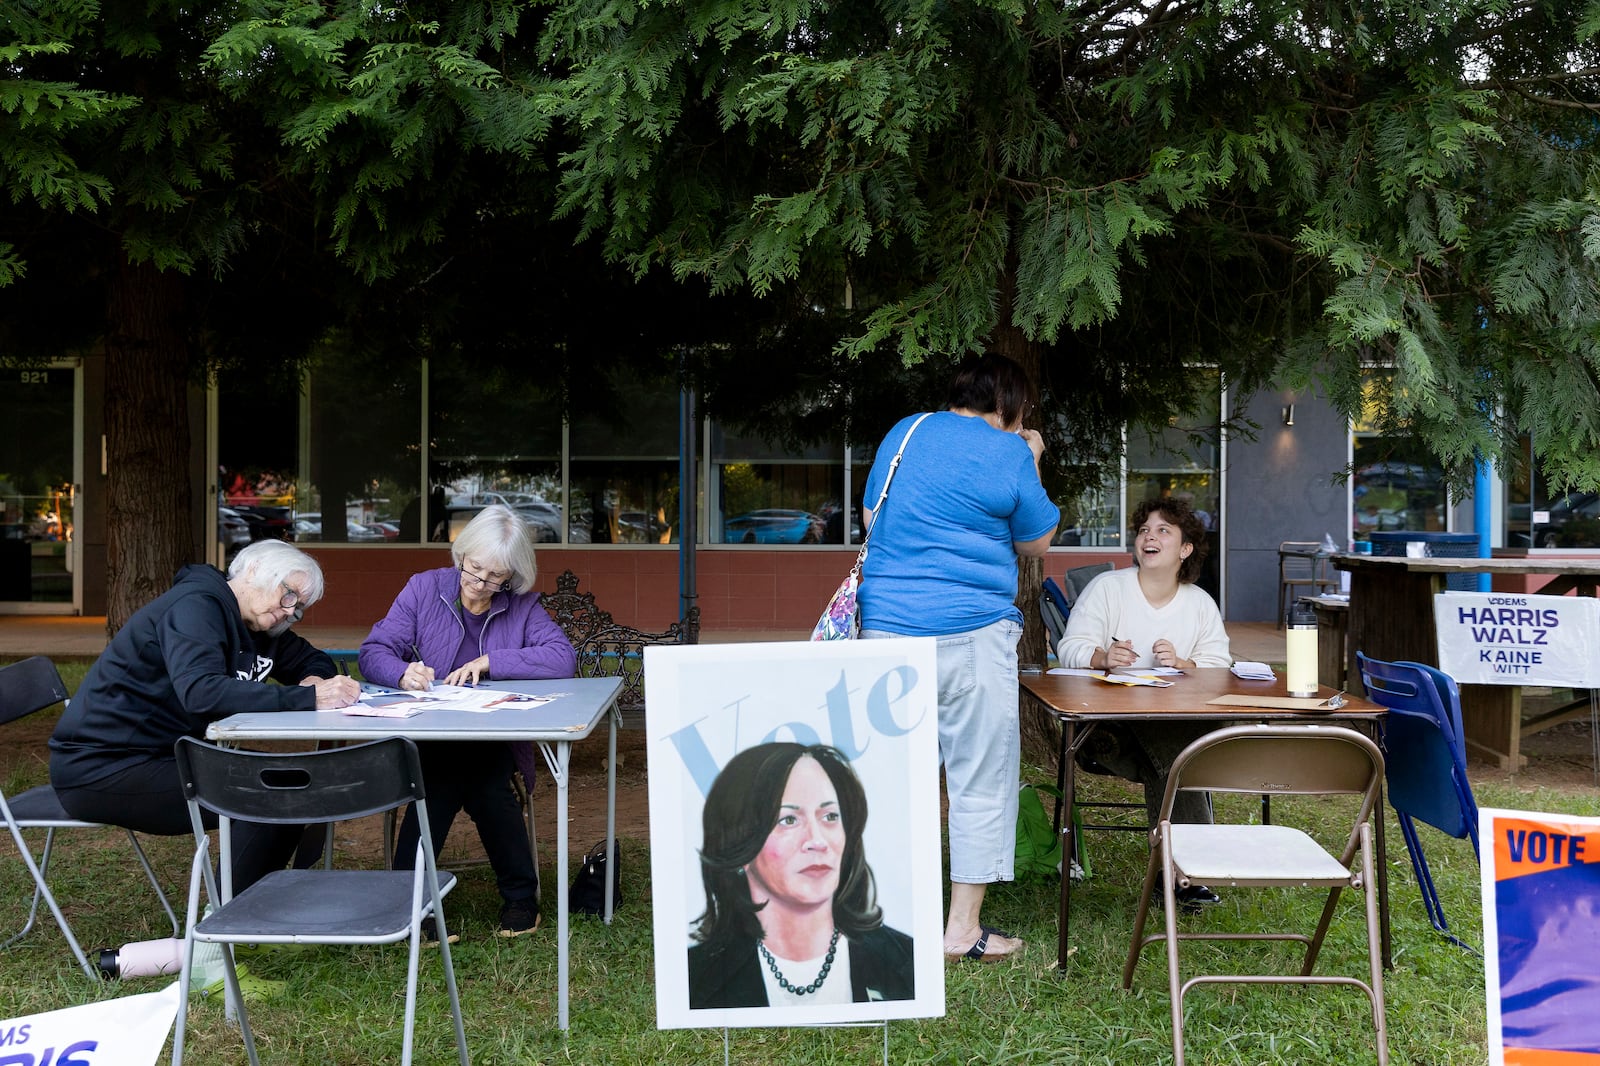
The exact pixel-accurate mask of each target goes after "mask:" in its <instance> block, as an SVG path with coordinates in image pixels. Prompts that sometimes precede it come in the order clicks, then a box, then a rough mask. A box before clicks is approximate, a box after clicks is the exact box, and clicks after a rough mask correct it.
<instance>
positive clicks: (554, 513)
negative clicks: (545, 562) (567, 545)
mask: <svg viewBox="0 0 1600 1066" xmlns="http://www.w3.org/2000/svg"><path fill="white" fill-rule="evenodd" d="M512 509H513V510H515V511H516V512H517V513H518V514H519V515H521V516H522V517H523V520H524V521H526V522H527V523H528V525H529V526H531V527H532V528H533V539H534V541H535V542H537V543H539V544H556V543H559V542H560V540H561V508H560V507H557V506H556V505H555V504H553V503H549V502H547V501H545V500H534V501H532V502H531V503H519V504H516V505H515V506H514V507H513V508H512Z"/></svg>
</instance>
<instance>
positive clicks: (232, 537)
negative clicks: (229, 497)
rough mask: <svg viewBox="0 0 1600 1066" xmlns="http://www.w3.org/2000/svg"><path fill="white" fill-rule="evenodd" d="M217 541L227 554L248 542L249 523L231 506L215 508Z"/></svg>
mask: <svg viewBox="0 0 1600 1066" xmlns="http://www.w3.org/2000/svg"><path fill="white" fill-rule="evenodd" d="M217 543H218V544H221V545H222V547H223V550H224V551H226V552H227V553H228V554H229V555H232V554H233V553H234V552H236V551H238V550H239V549H240V548H242V547H244V546H245V545H246V544H249V543H250V523H249V522H246V521H245V520H244V516H243V515H241V514H240V513H239V512H238V511H235V510H234V509H233V508H232V507H218V508H217Z"/></svg>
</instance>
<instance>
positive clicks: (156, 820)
mask: <svg viewBox="0 0 1600 1066" xmlns="http://www.w3.org/2000/svg"><path fill="white" fill-rule="evenodd" d="M321 596H322V570H321V568H320V567H318V566H317V563H316V560H314V559H312V558H311V557H310V556H309V555H307V554H305V553H304V552H302V551H300V550H299V549H297V548H295V547H294V546H293V545H291V544H286V543H284V542H283V541H277V540H264V541H258V542H257V543H255V544H252V545H250V546H249V547H247V548H245V549H243V550H242V551H240V552H239V554H238V555H236V556H234V559H233V562H232V564H231V565H230V566H229V567H228V573H227V576H226V577H224V576H223V574H222V573H221V572H220V571H217V570H215V569H213V568H212V567H209V566H186V567H184V568H183V569H182V570H180V571H179V572H178V578H177V580H176V581H175V582H173V585H172V588H170V589H168V590H167V591H166V592H165V593H163V594H162V595H161V596H160V597H158V598H157V599H155V600H153V601H152V602H150V603H148V604H146V605H145V606H143V607H141V608H140V609H139V610H138V611H137V612H135V613H134V615H133V617H132V618H130V619H128V622H127V624H126V625H124V626H123V627H122V629H120V630H119V631H118V632H117V635H116V636H115V637H113V638H112V639H111V643H110V644H109V645H108V646H107V648H106V650H105V652H104V653H103V654H102V655H101V656H100V658H99V659H97V660H96V661H95V663H94V665H93V666H91V667H90V668H89V672H88V674H86V675H85V676H84V679H83V684H82V685H80V686H79V687H78V691H77V694H76V695H74V696H73V698H72V700H71V702H70V703H68V705H67V709H66V711H64V712H63V713H62V715H61V721H60V722H59V723H57V725H56V729H55V733H54V735H53V736H51V738H50V783H51V784H52V785H53V786H54V787H55V790H56V794H57V795H58V796H59V797H60V799H61V805H62V806H63V807H65V808H66V810H67V813H68V814H70V815H72V816H73V817H74V818H81V819H84V820H85V821H91V822H101V823H104V824H106V825H116V826H123V827H125V828H128V829H132V830H134V831H136V832H140V833H152V834H156V835H158V836H179V835H182V834H184V833H188V832H189V831H190V826H189V811H188V806H187V804H186V803H185V801H184V798H183V789H182V787H181V785H180V783H179V780H178V767H177V761H176V759H175V758H174V756H173V753H172V747H173V745H174V744H175V743H176V742H177V739H178V738H179V737H181V736H189V737H196V738H202V737H204V736H205V731H206V727H207V726H208V725H210V724H211V723H212V722H215V721H217V720H219V719H222V718H226V717H227V716H228V715H230V714H239V713H241V712H247V711H310V710H327V709H332V708H335V707H343V706H346V705H348V704H350V703H353V702H355V700H356V698H357V697H358V696H359V695H360V686H358V685H357V684H356V682H355V681H354V680H353V679H352V678H349V677H343V676H341V675H340V674H339V673H338V671H337V670H335V668H334V665H333V660H332V659H329V658H328V656H327V655H326V654H324V653H323V652H321V651H318V650H317V649H316V648H314V647H312V646H311V645H310V644H309V643H307V642H306V641H305V640H304V639H302V638H301V637H299V636H298V635H296V634H294V633H291V632H289V626H290V625H292V624H293V623H294V622H296V621H297V620H299V618H300V616H301V614H303V613H304V611H305V609H306V608H307V607H309V606H310V605H311V604H313V603H315V602H317V600H318V599H319V598H321ZM269 678H271V679H273V680H276V681H280V682H282V684H279V685H267V684H262V682H264V681H266V680H268V679H269ZM299 838H300V829H299V827H297V826H267V825H257V824H253V823H235V826H234V838H233V890H234V891H235V892H239V891H242V890H243V889H245V888H247V887H248V886H250V885H252V884H254V883H255V882H256V881H258V880H260V879H261V878H262V877H263V876H265V875H266V874H268V873H270V872H271V871H273V870H276V869H281V868H282V867H283V866H284V864H285V863H287V862H288V861H289V857H290V856H291V855H292V854H293V853H294V849H295V845H296V843H297V842H298V841H299Z"/></svg>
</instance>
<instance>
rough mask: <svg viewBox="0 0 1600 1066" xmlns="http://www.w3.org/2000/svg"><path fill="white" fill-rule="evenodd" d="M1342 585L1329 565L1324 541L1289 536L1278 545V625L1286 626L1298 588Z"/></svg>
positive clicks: (1325, 588) (1316, 590)
mask: <svg viewBox="0 0 1600 1066" xmlns="http://www.w3.org/2000/svg"><path fill="white" fill-rule="evenodd" d="M1338 587H1339V581H1338V578H1337V577H1335V576H1334V574H1333V573H1332V572H1331V571H1330V570H1329V569H1328V565H1327V557H1326V556H1325V555H1323V554H1322V544H1321V542H1320V541H1315V540H1286V541H1284V542H1283V543H1282V544H1279V545H1278V628H1279V629H1282V628H1283V620H1284V617H1285V616H1286V615H1287V614H1288V613H1289V606H1290V605H1291V604H1293V603H1294V602H1295V601H1296V600H1297V599H1298V598H1299V593H1297V592H1295V589H1297V588H1304V589H1308V590H1310V592H1311V593H1312V594H1317V593H1322V592H1326V591H1328V590H1329V589H1336V588H1338Z"/></svg>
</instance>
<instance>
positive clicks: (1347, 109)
mask: <svg viewBox="0 0 1600 1066" xmlns="http://www.w3.org/2000/svg"><path fill="white" fill-rule="evenodd" d="M1597 12H1600V6H1597V5H1595V4H1593V3H1589V4H1587V5H1586V6H1585V10H1584V13H1583V17H1582V18H1581V19H1580V20H1579V21H1578V23H1577V24H1576V26H1574V24H1573V23H1572V21H1571V20H1570V18H1568V17H1565V11H1564V8H1563V6H1562V5H1560V4H1556V3H1553V2H1550V0H1542V2H1535V3H1531V4H1527V5H1521V6H1513V5H1507V4H1503V3H1496V2H1466V3H1458V2H1454V0H1411V2H1386V3H1383V4H1380V5H1378V7H1377V8H1376V9H1374V10H1365V9H1351V8H1346V7H1341V6H1338V5H1335V6H1332V7H1321V8H1313V9H1306V8H1304V7H1303V5H1298V4H1291V3H1288V2H1254V3H1243V2H1240V3H1230V4H1220V5H1191V6H1184V7H1178V8H1170V7H1162V8H1159V9H1157V8H1149V9H1143V8H1141V9H1136V10H1133V11H1120V13H1119V14H1118V15H1116V16H1112V15H1110V14H1108V11H1107V10H1103V9H1102V8H1100V7H1096V6H1093V5H1091V6H1089V7H1080V8H1067V9H1056V8H1048V7H1047V8H1039V7H1036V6H1028V5H1016V4H994V3H983V2H978V0H956V2H951V3H942V4H926V3H917V2H911V0H900V2H889V3H882V4H876V5H871V6H868V5H859V4H843V3H835V2H827V0H809V2H807V0H792V2H790V3H787V4H783V5H780V7H779V8H778V9H770V8H769V7H766V6H763V7H761V8H760V9H759V10H758V9H757V8H756V7H754V6H753V5H748V4H745V3H741V2H738V0H719V2H704V3H696V2H684V3H677V4H613V5H604V6H601V5H595V4H593V3H589V2H586V0H565V2H556V3H555V4H553V6H552V8H551V10H550V13H549V16H548V19H547V21H546V22H545V25H544V28H543V36H542V38H541V43H540V47H539V51H540V53H541V54H548V55H550V56H553V57H554V60H555V62H554V69H555V70H556V71H557V75H556V76H555V77H553V78H552V79H551V81H550V82H549V84H548V86H547V87H546V89H545V95H544V96H543V97H542V98H541V100H542V106H543V107H544V109H545V110H546V111H547V112H548V113H549V114H550V115H551V116H552V118H553V120H554V121H555V124H556V125H555V129H556V130H558V131H559V132H560V133H561V134H563V135H564V136H565V138H567V139H568V140H569V141H570V143H571V147H570V148H568V149H566V150H565V151H564V153H563V154H562V156H561V157H560V160H559V163H560V174H559V180H560V188H561V193H560V199H559V201H558V204H557V209H558V211H560V212H562V213H569V214H572V215H574V216H576V217H577V218H579V219H580V220H581V226H582V232H583V233H584V234H585V235H595V236H598V237H600V238H601V239H603V240H604V242H605V248H606V250H607V253H608V254H609V255H610V256H612V257H614V258H615V259H616V260H618V261H620V262H623V263H626V264H627V265H628V266H629V268H630V269H632V270H633V271H634V272H635V273H636V274H641V275H642V274H643V273H645V272H647V271H649V270H651V269H653V268H656V267H665V268H666V269H668V270H669V271H670V272H671V273H672V275H673V276H674V277H676V278H680V279H681V278H686V277H691V276H698V277H702V278H705V279H706V280H707V282H708V283H709V284H710V285H711V286H712V288H713V289H714V290H715V291H719V292H732V291H738V290H740V289H745V290H748V291H750V292H753V293H756V294H758V295H764V294H769V293H774V292H776V291H778V290H779V289H780V288H783V287H790V288H796V287H797V288H801V289H807V290H809V291H812V292H815V293H817V294H818V296H819V298H822V299H827V300H830V301H834V302H836V301H838V300H839V299H840V296H839V294H841V293H842V292H843V289H844V285H843V283H842V282H843V279H848V280H849V283H850V287H851V289H852V290H853V294H854V298H855V306H856V308H858V311H857V314H856V316H855V323H856V324H855V327H854V329H853V331H851V332H849V333H847V334H846V335H844V336H842V337H841V338H840V339H839V342H838V345H839V348H838V350H839V351H840V352H841V353H842V354H845V355H847V356H850V357H863V356H867V355H869V354H870V353H873V352H876V351H879V350H880V349H892V350H893V351H894V352H895V353H897V354H898V356H899V357H900V359H902V360H904V361H908V362H916V361H919V360H923V359H926V358H927V357H928V356H929V355H930V354H932V353H943V354H950V353H955V352H960V351H964V350H971V349H974V348H978V347H980V346H984V345H994V344H996V343H1001V342H1003V340H1004V338H1005V337H1006V336H1007V335H1008V334H1009V333H1015V334H1018V335H1020V336H1021V337H1022V338H1024V339H1025V341H1026V343H1028V344H1030V345H1032V346H1033V350H1034V351H1035V352H1037V353H1038V356H1039V358H1040V359H1042V360H1043V362H1044V363H1045V364H1051V363H1059V364H1062V365H1063V367H1065V366H1072V367H1074V368H1075V369H1079V370H1081V368H1082V367H1083V365H1084V363H1085V362H1095V363H1099V364H1102V365H1103V367H1104V370H1102V371H1100V372H1096V373H1091V374H1088V375H1085V385H1093V384H1094V383H1096V382H1103V383H1104V386H1103V387H1104V389H1105V390H1106V391H1104V392H1102V393H1100V394H1098V395H1097V396H1096V397H1094V398H1092V399H1091V400H1089V402H1088V403H1087V406H1088V407H1090V408H1091V409H1095V410H1101V409H1103V410H1105V411H1106V412H1108V413H1111V412H1115V413H1116V414H1118V415H1120V416H1121V417H1122V418H1126V419H1130V420H1133V421H1135V422H1137V421H1141V420H1146V419H1148V420H1149V421H1150V422H1152V423H1155V424H1159V423H1160V422H1161V421H1162V420H1163V419H1164V418H1166V417H1168V416H1169V415H1170V413H1171V410H1170V407H1169V406H1168V405H1162V404H1152V403H1149V402H1146V401H1144V400H1142V399H1141V398H1140V395H1141V393H1140V391H1139V390H1141V389H1148V388H1149V387H1150V386H1151V385H1155V386H1157V388H1158V390H1159V391H1161V392H1164V393H1172V392H1173V391H1175V388H1176V387H1178V386H1179V383H1181V381H1182V380H1183V374H1184V370H1183V367H1184V364H1185V362H1193V361H1204V362H1212V363H1216V364H1219V365H1220V366H1221V367H1222V368H1223V369H1224V373H1225V374H1226V375H1227V376H1228V377H1229V378H1230V380H1232V381H1233V382H1234V383H1235V384H1236V385H1237V386H1240V387H1249V386H1251V385H1252V384H1256V383H1260V382H1262V381H1264V380H1267V379H1268V378H1269V376H1271V375H1272V374H1274V373H1281V374H1283V375H1284V376H1285V377H1286V378H1288V379H1290V380H1294V381H1303V382H1308V383H1309V382H1320V383H1321V384H1322V386H1323V387H1324V388H1325V389H1326V390H1327V391H1328V392H1329V393H1330V395H1332V396H1334V397H1335V398H1337V399H1339V400H1340V401H1341V402H1344V403H1346V404H1347V405H1348V406H1347V408H1346V409H1347V411H1348V412H1349V413H1351V414H1354V413H1356V412H1357V408H1356V407H1355V406H1354V401H1355V400H1356V399H1357V398H1358V397H1359V395H1360V391H1359V379H1360V375H1361V373H1362V368H1363V367H1364V366H1366V365H1369V364H1374V363H1376V364H1379V365H1390V366H1393V367H1394V368H1395V370H1396V374H1395V376H1394V378H1393V380H1394V384H1395V388H1396V389H1397V390H1399V391H1400V392H1401V393H1403V394H1404V395H1406V396H1408V397H1410V399H1408V400H1407V401H1405V402H1403V403H1402V404H1400V405H1399V411H1400V415H1401V418H1402V421H1403V423H1404V425H1403V427H1402V428H1405V429H1408V430H1412V431H1415V432H1418V433H1420V434H1421V435H1422V436H1423V437H1424V438H1425V439H1426V440H1428V442H1429V443H1430V445H1431V446H1432V448H1433V450H1434V451H1435V452H1436V453H1437V454H1438V455H1439V456H1440V457H1441V458H1443V459H1444V460H1445V461H1446V462H1447V463H1448V464H1450V465H1451V466H1452V467H1453V468H1454V469H1455V470H1456V471H1457V472H1458V473H1461V472H1464V471H1465V470H1466V469H1467V467H1468V466H1469V465H1470V463H1471V461H1472V459H1473V457H1474V456H1475V455H1478V454H1482V455H1486V456H1492V457H1496V458H1504V457H1508V456H1510V455H1511V454H1513V453H1514V452H1515V448H1514V438H1515V436H1516V434H1517V433H1518V432H1519V431H1522V430H1532V431H1534V432H1535V434H1536V439H1537V440H1538V441H1539V442H1540V443H1539V446H1540V448H1541V450H1542V451H1543V453H1544V455H1545V457H1546V459H1547V461H1549V460H1554V463H1553V465H1554V466H1555V467H1556V470H1557V472H1558V476H1566V477H1569V478H1571V479H1572V480H1574V481H1575V482H1580V483H1584V484H1589V485H1600V460H1597V459H1595V458H1594V456H1595V455H1596V454H1597V453H1600V449H1597V448H1596V447H1595V445H1596V444H1597V443H1600V441H1597V440H1596V439H1595V438H1594V436H1593V434H1592V432H1591V431H1590V430H1589V429H1588V428H1587V425H1588V424H1589V422H1590V419H1588V418H1581V419H1578V420H1576V421H1567V422H1565V423H1563V421H1562V420H1563V419H1564V418H1567V417H1568V416H1569V415H1570V414H1571V413H1572V411H1573V410H1574V409H1579V408H1585V407H1586V408H1588V409H1590V410H1592V409H1594V408H1596V407H1597V406H1600V389H1597V386H1596V381H1595V379H1596V375H1595V373H1594V372H1593V366H1594V363H1593V360H1592V357H1591V352H1592V348H1593V334H1594V333H1595V331H1596V328H1597V324H1600V299H1597V293H1596V289H1597V286H1596V280H1597V279H1596V276H1595V268H1594V263H1595V257H1594V255H1593V248H1594V246H1595V245H1596V244H1600V239H1597V237H1596V234H1597V233H1600V226H1597V225H1596V222H1595V213H1596V200H1595V195H1594V185H1593V178H1592V175H1593V174H1594V173H1595V172H1596V170H1597V168H1596V166H1595V162H1596V160H1595V154H1596V148H1595V141H1596V137H1595V125H1594V115H1595V113H1596V112H1597V111H1600V92H1597V88H1596V85H1595V83H1594V80H1593V77H1592V74H1591V73H1589V71H1590V70H1592V69H1593V67H1594V65H1595V60H1596V58H1597V56H1596V47H1595V41H1594V35H1595V27H1596V26H1597V25H1600V14H1597ZM1135 28H1136V31H1135ZM1175 264H1177V265H1181V267H1182V269H1183V271H1184V274H1183V275H1182V281H1180V282H1179V283H1178V284H1177V285H1172V284H1169V283H1170V282H1172V281H1173V280H1174V274H1173V273H1171V268H1172V266H1173V265H1175ZM830 287H831V290H832V295H829V290H830ZM1139 352H1149V353H1153V354H1154V355H1155V357H1156V358H1153V359H1150V360H1148V361H1146V360H1141V359H1140V358H1139V357H1138V355H1136V354H1135V353H1139ZM1157 360H1159V365H1158V363H1157ZM1138 363H1142V364H1143V365H1141V366H1139V368H1138V370H1137V371H1133V370H1131V369H1130V364H1138ZM1041 376H1044V377H1048V376H1051V375H1050V374H1048V373H1045V372H1043V371H1042V372H1041ZM1541 382H1542V387H1540V386H1539V385H1537V384H1536V383H1541ZM1558 383H1559V384H1562V385H1566V386H1569V387H1570V388H1571V390H1572V391H1568V392H1567V393H1566V394H1565V396H1563V397H1562V398H1561V399H1554V398H1553V397H1552V395H1551V394H1552V393H1553V392H1555V391H1556V390H1555V388H1554V386H1556V385H1557V384H1558ZM1485 402H1487V406H1483V405H1484V404H1485ZM1053 443H1060V444H1063V445H1065V446H1066V447H1067V448H1068V449H1069V450H1070V449H1072V448H1075V447H1077V445H1078V444H1079V441H1077V440H1074V441H1065V442H1053ZM1079 455H1080V456H1081V457H1083V458H1092V456H1088V455H1083V454H1082V453H1081V452H1080V453H1079ZM1585 456H1588V457H1587V458H1585Z"/></svg>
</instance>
